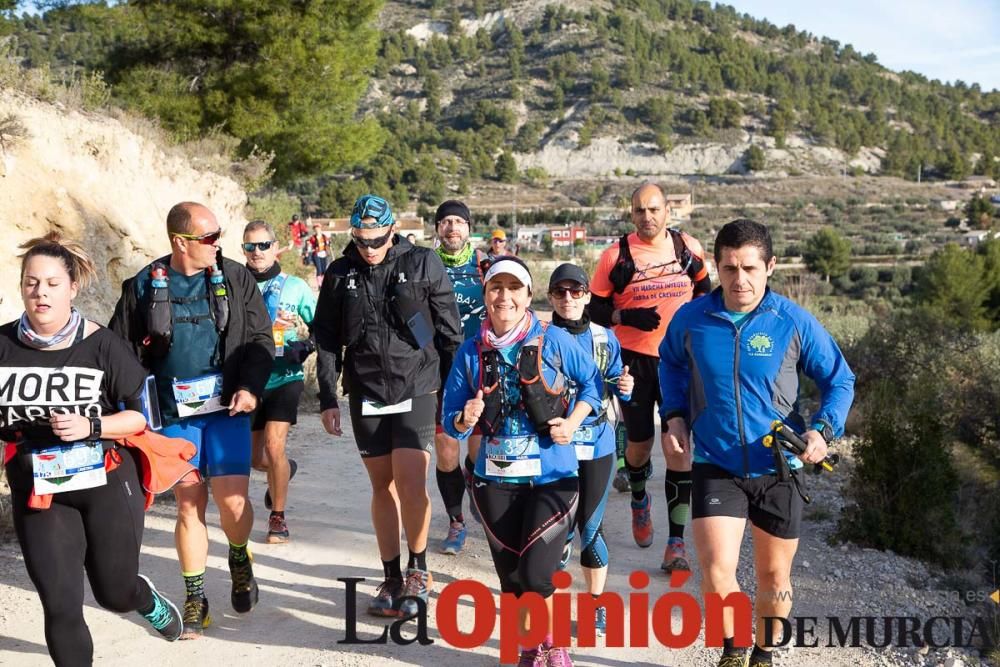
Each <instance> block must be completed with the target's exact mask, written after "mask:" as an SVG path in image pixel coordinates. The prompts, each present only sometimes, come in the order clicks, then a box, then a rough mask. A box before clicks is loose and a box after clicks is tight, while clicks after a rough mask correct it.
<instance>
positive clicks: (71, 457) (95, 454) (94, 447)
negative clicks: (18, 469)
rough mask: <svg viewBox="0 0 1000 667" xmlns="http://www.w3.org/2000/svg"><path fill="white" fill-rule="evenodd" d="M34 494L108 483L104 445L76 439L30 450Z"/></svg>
mask: <svg viewBox="0 0 1000 667" xmlns="http://www.w3.org/2000/svg"><path fill="white" fill-rule="evenodd" d="M31 475H32V477H33V478H34V489H35V495H44V494H49V493H66V492H67V491H79V490H81V489H93V488H95V487H98V486H104V485H105V484H107V483H108V475H107V472H106V471H105V470H104V447H102V446H101V444H100V443H99V442H98V443H95V444H90V443H86V442H74V443H71V444H67V445H57V446H55V447H49V448H47V449H42V450H38V451H33V452H31Z"/></svg>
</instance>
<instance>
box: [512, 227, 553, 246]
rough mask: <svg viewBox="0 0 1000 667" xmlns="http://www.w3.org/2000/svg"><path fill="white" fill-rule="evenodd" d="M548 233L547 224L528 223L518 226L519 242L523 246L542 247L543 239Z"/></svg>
mask: <svg viewBox="0 0 1000 667" xmlns="http://www.w3.org/2000/svg"><path fill="white" fill-rule="evenodd" d="M547 233H548V227H546V226H545V225H526V226H523V227H518V228H517V244H518V245H519V246H520V247H522V248H527V249H532V250H538V249H540V248H541V247H542V239H543V238H545V235H546V234H547Z"/></svg>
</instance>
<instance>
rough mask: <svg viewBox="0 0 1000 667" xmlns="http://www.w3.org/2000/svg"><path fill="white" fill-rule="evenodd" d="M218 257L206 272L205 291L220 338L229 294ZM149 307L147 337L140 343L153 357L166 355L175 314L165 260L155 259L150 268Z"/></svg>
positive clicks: (210, 312) (172, 333)
mask: <svg viewBox="0 0 1000 667" xmlns="http://www.w3.org/2000/svg"><path fill="white" fill-rule="evenodd" d="M221 265H222V261H221V258H219V259H216V262H215V264H214V265H212V266H210V267H208V268H207V269H205V290H206V292H207V294H208V297H207V298H208V301H209V314H210V316H211V318H212V320H213V321H214V322H215V330H216V331H217V332H218V334H219V335H220V336H221V335H222V334H223V332H225V330H226V327H227V326H228V325H229V294H228V291H227V290H226V279H225V276H224V275H223V273H222V269H221V268H219V267H220V266H221ZM149 287H150V295H149V305H148V309H147V311H146V330H147V336H146V340H145V341H143V343H144V344H145V345H146V346H147V347H148V348H149V351H150V353H151V354H152V355H153V356H154V357H163V356H166V354H167V352H169V351H170V344H171V342H172V341H173V336H174V314H173V307H172V305H171V304H172V302H171V299H170V272H169V270H168V269H167V265H166V264H165V263H164V260H157V261H155V262H153V263H152V264H151V265H150V267H149Z"/></svg>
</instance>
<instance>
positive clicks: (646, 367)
mask: <svg viewBox="0 0 1000 667" xmlns="http://www.w3.org/2000/svg"><path fill="white" fill-rule="evenodd" d="M622 364H623V365H625V366H628V372H629V375H631V376H632V377H634V378H635V388H634V389H633V390H632V399H631V400H630V401H629V402H628V403H622V415H623V416H624V417H625V430H626V431H627V432H628V439H629V440H631V441H632V442H643V441H644V440H649V439H650V438H652V437H653V434H654V433H656V425H655V424H654V422H653V415H654V414H656V406H657V405H659V404H660V403H662V399H661V398H660V360H659V358H658V357H651V356H649V355H648V354H639V353H638V352H633V351H632V350H626V349H625V348H622ZM661 429H662V426H661Z"/></svg>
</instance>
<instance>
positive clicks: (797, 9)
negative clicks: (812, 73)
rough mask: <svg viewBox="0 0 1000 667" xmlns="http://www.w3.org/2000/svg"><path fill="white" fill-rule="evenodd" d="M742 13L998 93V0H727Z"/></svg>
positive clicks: (900, 66) (890, 64)
mask: <svg viewBox="0 0 1000 667" xmlns="http://www.w3.org/2000/svg"><path fill="white" fill-rule="evenodd" d="M721 4H727V5H730V6H732V7H734V8H736V11H738V12H739V13H741V14H749V15H750V16H753V17H754V18H763V19H767V20H768V21H770V22H771V23H774V24H775V25H777V26H778V27H784V26H786V25H788V24H789V23H791V24H793V25H795V27H796V28H798V29H799V30H806V31H808V32H811V33H812V34H813V35H816V36H817V37H829V38H831V39H835V40H837V41H839V42H840V43H841V45H843V44H851V45H852V46H854V48H855V49H856V50H858V51H860V52H861V53H863V54H866V53H874V54H875V55H876V56H878V61H879V63H880V64H882V65H883V66H885V67H887V68H889V69H891V70H895V71H901V70H912V71H914V72H918V73H920V74H923V75H924V76H926V77H927V78H929V79H939V80H941V81H947V82H954V81H956V80H959V79H960V80H962V81H964V82H965V83H967V84H972V83H978V84H979V85H980V86H981V87H982V89H983V90H984V91H989V90H994V89H997V90H1000V2H998V0H833V1H830V0H823V1H816V0H805V1H803V0H728V1H727V2H725V3H721Z"/></svg>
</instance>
